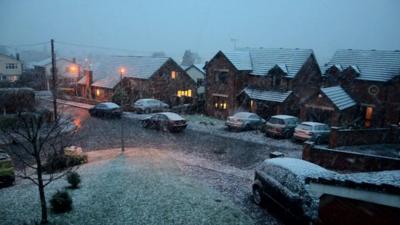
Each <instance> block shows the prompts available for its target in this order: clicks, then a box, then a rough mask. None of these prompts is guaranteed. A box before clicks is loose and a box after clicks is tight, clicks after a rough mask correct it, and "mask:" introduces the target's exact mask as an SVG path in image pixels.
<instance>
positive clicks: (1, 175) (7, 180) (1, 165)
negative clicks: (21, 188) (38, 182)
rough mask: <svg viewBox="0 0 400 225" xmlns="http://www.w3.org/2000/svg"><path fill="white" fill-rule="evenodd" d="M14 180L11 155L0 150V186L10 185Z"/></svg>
mask: <svg viewBox="0 0 400 225" xmlns="http://www.w3.org/2000/svg"><path fill="white" fill-rule="evenodd" d="M14 181H15V173H14V165H13V163H12V160H11V157H10V156H9V155H8V154H7V153H6V152H5V151H3V150H0V186H10V185H12V184H13V183H14Z"/></svg>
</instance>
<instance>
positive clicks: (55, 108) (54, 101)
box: [50, 39, 57, 120]
mask: <svg viewBox="0 0 400 225" xmlns="http://www.w3.org/2000/svg"><path fill="white" fill-rule="evenodd" d="M50 42H51V75H52V78H53V111H54V120H57V74H56V73H57V68H56V57H55V53H54V40H53V39H51V41H50Z"/></svg>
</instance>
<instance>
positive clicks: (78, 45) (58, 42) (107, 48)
mask: <svg viewBox="0 0 400 225" xmlns="http://www.w3.org/2000/svg"><path fill="white" fill-rule="evenodd" d="M56 43H57V44H61V45H71V46H77V47H86V48H97V49H103V50H116V51H126V52H143V53H151V52H150V51H137V50H130V49H122V48H112V47H105V46H99V45H88V44H78V43H72V42H66V41H56Z"/></svg>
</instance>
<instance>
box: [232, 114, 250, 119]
mask: <svg viewBox="0 0 400 225" xmlns="http://www.w3.org/2000/svg"><path fill="white" fill-rule="evenodd" d="M249 115H252V114H249V113H236V114H235V115H233V117H236V118H239V119H247V118H249Z"/></svg>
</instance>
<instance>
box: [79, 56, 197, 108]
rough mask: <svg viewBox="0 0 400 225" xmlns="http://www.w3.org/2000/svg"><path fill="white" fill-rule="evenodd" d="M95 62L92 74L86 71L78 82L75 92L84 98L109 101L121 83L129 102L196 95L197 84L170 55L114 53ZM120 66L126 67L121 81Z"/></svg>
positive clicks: (170, 100) (184, 99) (187, 99)
mask: <svg viewBox="0 0 400 225" xmlns="http://www.w3.org/2000/svg"><path fill="white" fill-rule="evenodd" d="M94 64H95V66H94V68H93V71H92V73H90V72H86V75H85V76H84V77H83V78H82V79H81V80H79V82H78V90H79V91H78V93H79V95H81V96H83V97H86V98H92V99H95V100H98V101H109V100H111V97H112V96H113V94H114V93H115V91H116V90H117V88H119V87H121V85H122V87H123V88H124V90H125V93H126V94H127V95H128V97H129V101H130V102H133V101H136V100H137V99H140V98H156V99H160V100H162V101H164V102H167V103H169V104H171V105H177V104H180V103H185V102H192V101H193V99H194V98H196V83H195V82H194V81H193V80H192V79H191V77H190V76H189V75H188V74H187V73H186V72H185V70H183V69H182V68H181V67H180V66H179V65H178V64H177V63H176V62H175V61H174V60H173V59H171V58H167V57H146V56H143V57H135V56H126V57H118V56H115V57H105V58H103V59H101V60H99V61H98V62H96V63H94ZM120 68H124V69H125V72H124V74H123V78H122V84H121V82H120V72H119V71H120Z"/></svg>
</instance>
